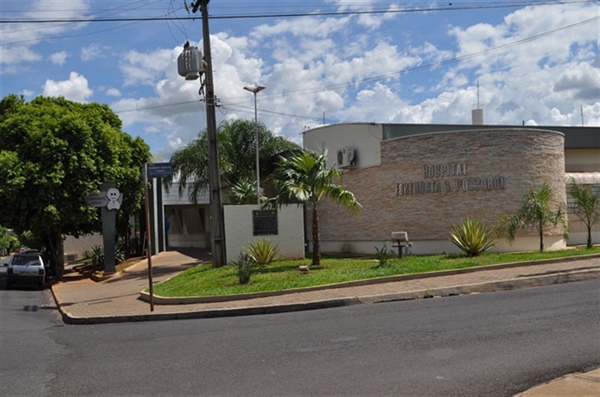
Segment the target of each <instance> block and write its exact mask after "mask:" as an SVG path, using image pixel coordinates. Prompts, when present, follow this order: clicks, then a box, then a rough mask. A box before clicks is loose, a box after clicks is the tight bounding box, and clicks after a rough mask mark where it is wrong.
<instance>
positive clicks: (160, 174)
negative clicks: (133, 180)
mask: <svg viewBox="0 0 600 397" xmlns="http://www.w3.org/2000/svg"><path fill="white" fill-rule="evenodd" d="M171 176H173V166H172V165H171V163H148V178H167V177H171Z"/></svg>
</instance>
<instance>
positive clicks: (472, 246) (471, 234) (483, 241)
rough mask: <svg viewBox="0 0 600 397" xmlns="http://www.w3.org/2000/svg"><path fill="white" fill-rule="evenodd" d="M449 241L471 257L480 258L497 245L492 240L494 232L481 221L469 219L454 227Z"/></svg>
mask: <svg viewBox="0 0 600 397" xmlns="http://www.w3.org/2000/svg"><path fill="white" fill-rule="evenodd" d="M448 240H450V241H451V242H452V243H453V244H454V245H456V246H457V247H458V248H460V249H461V251H463V252H464V253H465V254H467V256H470V257H473V256H478V255H479V254H481V253H482V252H485V251H487V250H489V249H490V248H492V247H493V246H494V245H496V241H495V240H494V239H492V231H491V230H489V229H488V228H487V225H486V224H485V222H484V221H481V220H479V219H469V218H467V219H466V220H463V221H461V223H459V224H457V225H456V224H455V225H452V230H451V231H450V238H449V239H448Z"/></svg>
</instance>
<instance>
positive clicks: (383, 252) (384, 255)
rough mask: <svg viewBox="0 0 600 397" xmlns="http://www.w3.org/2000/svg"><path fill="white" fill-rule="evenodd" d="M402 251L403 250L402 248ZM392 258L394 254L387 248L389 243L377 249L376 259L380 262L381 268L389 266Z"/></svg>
mask: <svg viewBox="0 0 600 397" xmlns="http://www.w3.org/2000/svg"><path fill="white" fill-rule="evenodd" d="M400 249H402V248H400ZM391 257H392V252H391V251H390V250H388V248H387V242H384V243H383V246H382V247H381V248H377V247H375V258H377V261H378V262H379V266H380V267H384V266H387V265H388V261H389V260H390V258H391Z"/></svg>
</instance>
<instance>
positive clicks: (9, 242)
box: [0, 226, 19, 255]
mask: <svg viewBox="0 0 600 397" xmlns="http://www.w3.org/2000/svg"><path fill="white" fill-rule="evenodd" d="M18 244H19V239H18V238H17V237H16V236H14V235H13V233H11V232H10V230H9V229H7V228H5V227H2V226H0V255H2V252H3V251H4V250H7V251H11V250H12V249H14V248H16V247H18Z"/></svg>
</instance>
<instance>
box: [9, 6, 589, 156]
mask: <svg viewBox="0 0 600 397" xmlns="http://www.w3.org/2000/svg"><path fill="white" fill-rule="evenodd" d="M189 3H191V0H188V4H189ZM0 7H1V10H0V11H1V16H0V21H1V23H0V27H1V29H2V33H1V37H0V42H1V43H0V44H1V51H2V57H1V60H0V65H1V74H0V76H1V79H2V81H1V83H2V95H3V96H5V95H8V94H20V95H24V96H25V98H26V99H27V100H30V99H33V98H34V97H36V96H38V95H46V96H64V97H66V98H68V99H71V100H74V101H79V102H99V103H106V104H108V105H109V106H110V107H111V108H112V109H113V110H114V111H115V112H116V113H117V114H118V115H119V116H120V117H121V119H122V120H123V130H124V131H126V132H128V133H129V134H131V135H133V136H141V137H142V138H143V139H144V140H145V141H146V142H148V144H150V146H151V150H152V152H153V153H155V154H156V155H157V159H158V160H168V159H169V157H170V155H171V154H172V152H173V151H174V150H177V149H178V148H180V147H182V146H183V145H185V144H187V143H188V142H190V141H191V140H192V139H194V138H195V137H197V136H198V133H199V132H200V131H201V130H203V129H204V128H206V115H205V114H206V113H205V108H204V103H203V102H202V97H201V96H200V95H199V94H198V89H199V82H198V81H185V80H184V79H183V78H182V77H180V76H179V75H178V74H177V66H176V62H177V57H178V55H179V54H180V53H181V51H182V46H183V44H184V43H185V42H186V40H189V41H190V43H191V44H192V45H197V46H199V47H200V48H202V24H201V21H200V13H199V12H198V13H197V14H188V12H187V11H186V9H185V7H184V1H183V0H176V1H170V0H157V1H152V0H145V1H134V0H131V1H85V0H62V1H55V0H44V1H41V0H34V1H28V2H23V1H21V0H2V2H1V3H0ZM599 7H600V2H598V1H577V0H571V1H569V0H567V1H542V0H532V1H508V0H504V1H460V0H458V1H452V2H448V1H446V2H438V1H376V0H321V1H316V0H314V1H239V0H237V1H236V0H212V1H211V2H210V3H209V14H210V15H211V20H210V30H211V48H212V56H213V76H214V82H215V93H216V95H217V97H218V99H219V106H218V108H217V112H216V114H217V122H220V121H222V120H228V119H238V118H244V119H249V120H253V119H254V102H253V95H252V94H251V93H249V92H247V91H244V90H243V89H242V87H243V86H245V85H258V84H262V85H265V86H266V87H267V88H266V89H265V90H264V91H262V92H260V93H259V94H258V96H257V99H258V117H259V119H260V120H261V121H262V122H264V123H265V124H266V125H267V127H268V128H269V129H270V130H271V131H273V132H274V133H276V134H281V135H285V136H288V137H289V138H290V139H292V140H294V141H296V142H298V143H300V142H301V134H302V132H303V131H305V130H306V129H310V128H315V127H318V126H321V125H323V124H335V123H340V122H377V123H450V124H469V123H470V122H471V109H473V107H474V106H476V104H477V101H478V99H477V83H478V82H479V103H480V105H481V107H483V109H484V111H485V122H486V124H502V125H520V124H522V123H526V124H532V125H581V124H582V121H583V123H584V124H585V125H588V126H600V56H599V52H598V48H599V42H600V28H599V27H600V22H599V16H600V11H599ZM385 11H387V12H385ZM291 14H294V15H293V16H292V15H291ZM189 16H195V17H196V18H195V19H193V20H192V19H173V20H164V17H172V18H187V17H189ZM107 19H117V20H111V21H107ZM123 19H126V20H123ZM154 19H161V20H154ZM40 20H44V22H41V21H40ZM15 21H19V22H21V23H14V22H15ZM582 115H583V117H582Z"/></svg>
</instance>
